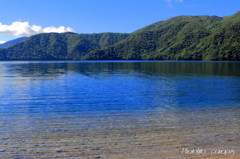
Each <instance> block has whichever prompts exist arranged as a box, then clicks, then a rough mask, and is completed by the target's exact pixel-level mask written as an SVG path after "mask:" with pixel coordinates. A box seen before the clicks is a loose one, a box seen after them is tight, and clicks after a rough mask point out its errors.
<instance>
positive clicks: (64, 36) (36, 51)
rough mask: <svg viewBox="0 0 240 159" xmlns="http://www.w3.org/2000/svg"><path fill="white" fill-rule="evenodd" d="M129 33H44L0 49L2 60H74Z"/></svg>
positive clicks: (111, 43)
mask: <svg viewBox="0 0 240 159" xmlns="http://www.w3.org/2000/svg"><path fill="white" fill-rule="evenodd" d="M128 35H129V34H121V33H100V34H75V33H61V34H60V33H45V34H38V35H34V36H32V37H30V38H28V39H26V40H25V41H23V42H20V43H18V44H16V45H13V46H11V47H8V48H6V49H1V50H0V59H2V60H75V59H81V58H83V57H84V56H85V55H86V54H87V53H89V52H90V51H92V50H96V49H102V48H105V47H107V46H110V45H113V44H115V43H117V42H119V41H120V40H122V39H125V38H126V37H128Z"/></svg>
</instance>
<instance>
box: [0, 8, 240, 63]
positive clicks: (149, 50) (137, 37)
mask: <svg viewBox="0 0 240 159" xmlns="http://www.w3.org/2000/svg"><path fill="white" fill-rule="evenodd" d="M239 35H240V12H237V13H236V14H234V15H232V16H227V17H217V16H177V17H173V18H170V19H168V20H165V21H160V22H156V23H154V24H151V25H148V26H145V27H143V28H141V29H139V30H136V31H135V32H133V33H131V34H127V33H95V34H76V33H62V34H59V33H48V34H38V35H34V36H32V37H30V38H28V39H26V40H24V41H23V42H20V43H18V44H16V45H13V46H10V47H8V48H5V49H1V50H0V60H240V36H239Z"/></svg>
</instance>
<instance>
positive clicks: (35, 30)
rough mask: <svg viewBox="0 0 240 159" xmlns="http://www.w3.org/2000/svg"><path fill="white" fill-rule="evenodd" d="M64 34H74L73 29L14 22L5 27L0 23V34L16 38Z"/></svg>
mask: <svg viewBox="0 0 240 159" xmlns="http://www.w3.org/2000/svg"><path fill="white" fill-rule="evenodd" d="M50 32H54V33H64V32H73V29H72V28H70V27H64V26H60V27H57V28H56V27H53V26H50V27H45V28H43V27H41V26H40V25H29V22H19V21H16V22H13V23H12V24H10V25H4V24H2V23H0V33H5V34H11V35H15V36H19V37H20V36H31V35H35V34H39V33H50Z"/></svg>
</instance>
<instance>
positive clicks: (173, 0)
mask: <svg viewBox="0 0 240 159" xmlns="http://www.w3.org/2000/svg"><path fill="white" fill-rule="evenodd" d="M165 1H166V2H167V3H168V7H173V5H172V2H183V1H184V0H165Z"/></svg>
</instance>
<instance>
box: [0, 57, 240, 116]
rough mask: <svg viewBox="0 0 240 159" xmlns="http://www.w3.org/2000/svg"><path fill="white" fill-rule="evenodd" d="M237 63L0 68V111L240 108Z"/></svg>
mask: <svg viewBox="0 0 240 159" xmlns="http://www.w3.org/2000/svg"><path fill="white" fill-rule="evenodd" d="M239 66H240V63H238V62H73V63H67V62H56V63H54V62H47V63H46V62H40V63H39V62H31V63H27V62H26V63H24V62H22V63H18V62H6V63H1V75H0V81H1V84H0V91H1V95H0V98H1V99H3V100H1V101H0V104H1V112H4V113H6V112H8V113H10V112H12V113H23V112H26V113H52V112H82V111H100V112H102V111H120V110H126V111H128V110H141V109H152V108H155V109H156V108H158V109H161V108H164V107H175V108H176V107H184V108H186V107H187V106H190V107H198V106H201V107H203V106H205V105H207V106H210V105H216V104H223V103H226V104H228V103H239V101H240V98H239V94H240V88H239V77H240V69H238V68H240V67H239Z"/></svg>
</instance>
